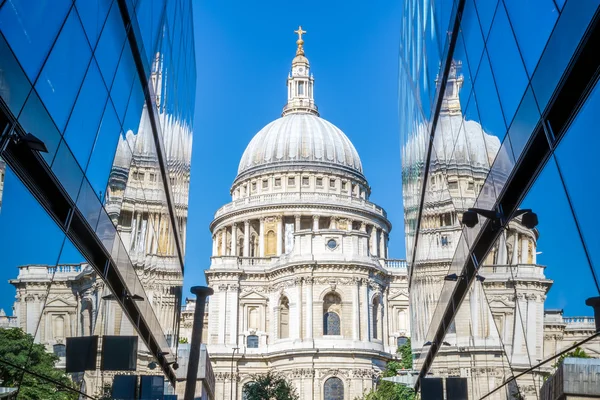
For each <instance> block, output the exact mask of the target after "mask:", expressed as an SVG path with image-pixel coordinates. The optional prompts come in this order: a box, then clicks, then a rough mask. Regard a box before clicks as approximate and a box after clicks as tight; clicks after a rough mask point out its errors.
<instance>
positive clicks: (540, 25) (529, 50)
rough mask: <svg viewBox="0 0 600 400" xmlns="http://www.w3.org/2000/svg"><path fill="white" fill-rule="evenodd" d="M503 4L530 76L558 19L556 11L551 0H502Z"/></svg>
mask: <svg viewBox="0 0 600 400" xmlns="http://www.w3.org/2000/svg"><path fill="white" fill-rule="evenodd" d="M504 4H505V5H506V10H507V11H508V16H509V17H510V22H511V25H512V28H513V30H514V31H515V36H516V37H517V42H519V48H520V49H521V55H522V56H523V59H524V60H525V66H526V67H527V71H529V76H531V75H533V71H534V70H535V67H536V65H537V63H538V60H539V59H540V56H541V55H542V51H543V50H544V47H545V46H546V42H547V41H548V38H549V37H550V33H551V32H552V28H554V24H555V23H556V20H557V19H558V10H557V9H556V6H555V5H554V1H552V0H529V1H518V0H504ZM532 15H535V18H532V17H531V16H532Z"/></svg>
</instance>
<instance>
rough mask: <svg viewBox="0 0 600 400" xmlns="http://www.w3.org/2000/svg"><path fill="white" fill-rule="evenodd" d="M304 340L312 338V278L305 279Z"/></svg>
mask: <svg viewBox="0 0 600 400" xmlns="http://www.w3.org/2000/svg"><path fill="white" fill-rule="evenodd" d="M304 281H305V282H306V338H307V339H309V340H312V338H313V278H306V279H305V280H304Z"/></svg>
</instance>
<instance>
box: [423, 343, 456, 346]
mask: <svg viewBox="0 0 600 400" xmlns="http://www.w3.org/2000/svg"><path fill="white" fill-rule="evenodd" d="M433 343H435V342H425V343H423V346H431V345H432V344H433ZM442 345H443V346H452V345H451V344H450V343H448V342H442Z"/></svg>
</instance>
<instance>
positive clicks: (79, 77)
mask: <svg viewBox="0 0 600 400" xmlns="http://www.w3.org/2000/svg"><path fill="white" fill-rule="evenodd" d="M73 53H76V54H77V57H73ZM91 54H92V53H91V50H90V47H89V45H88V43H87V40H86V39H85V36H84V34H83V28H82V27H81V24H80V23H79V18H78V17H77V13H76V12H74V11H73V12H71V14H70V15H69V17H68V18H67V21H66V22H65V24H64V26H63V29H62V30H61V32H60V36H59V37H58V39H57V40H56V44H55V45H54V47H53V48H52V52H51V53H50V57H49V58H48V61H47V62H46V64H45V65H44V69H43V70H42V73H41V75H40V78H39V79H38V81H37V83H36V85H35V87H36V89H37V91H38V93H39V95H40V97H41V98H42V100H43V101H44V104H45V105H46V107H47V108H48V111H50V114H51V115H52V118H54V121H55V122H56V125H57V126H58V129H59V130H60V131H61V132H62V131H63V129H64V127H65V124H66V123H67V119H68V117H69V114H70V113H71V108H72V107H73V103H74V102H75V97H76V96H77V92H78V91H79V88H80V86H81V83H82V81H83V77H84V75H85V71H86V69H87V67H88V64H89V61H90V57H91Z"/></svg>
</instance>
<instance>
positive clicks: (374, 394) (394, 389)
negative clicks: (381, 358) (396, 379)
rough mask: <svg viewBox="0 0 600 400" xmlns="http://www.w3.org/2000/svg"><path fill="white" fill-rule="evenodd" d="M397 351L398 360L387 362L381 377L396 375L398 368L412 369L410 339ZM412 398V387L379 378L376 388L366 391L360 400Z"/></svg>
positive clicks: (402, 399) (413, 395) (413, 394)
mask: <svg viewBox="0 0 600 400" xmlns="http://www.w3.org/2000/svg"><path fill="white" fill-rule="evenodd" d="M397 353H398V354H400V357H401V358H400V361H390V362H389V363H387V365H386V367H385V370H384V371H383V373H382V377H384V378H387V377H391V376H396V375H398V372H399V371H400V370H403V369H408V370H410V369H412V366H413V362H412V361H413V360H412V349H411V346H410V339H408V340H407V341H406V343H404V344H403V345H402V346H400V347H399V348H398V351H397ZM414 398H415V391H414V390H413V388H411V387H406V386H403V385H399V384H397V383H393V382H388V381H384V380H381V381H380V382H379V384H378V385H377V388H376V389H372V390H371V391H370V392H368V393H366V394H365V395H364V396H363V397H362V399H361V400H413V399H414Z"/></svg>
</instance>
